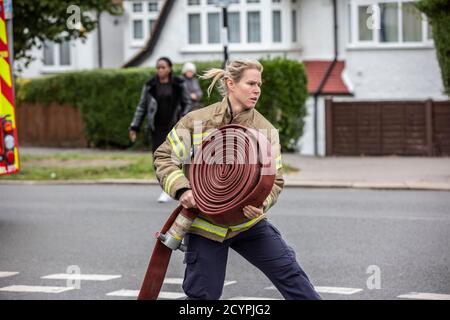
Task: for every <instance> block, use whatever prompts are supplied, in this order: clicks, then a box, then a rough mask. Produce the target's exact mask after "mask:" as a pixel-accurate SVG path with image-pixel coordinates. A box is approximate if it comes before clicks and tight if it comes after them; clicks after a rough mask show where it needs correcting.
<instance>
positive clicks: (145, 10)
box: [124, 0, 161, 48]
mask: <svg viewBox="0 0 450 320" xmlns="http://www.w3.org/2000/svg"><path fill="white" fill-rule="evenodd" d="M136 2H140V3H141V4H142V11H141V12H133V4H134V3H136ZM150 3H157V7H158V11H149V6H150ZM124 8H125V11H126V12H127V14H128V21H129V23H128V25H129V27H128V29H129V31H128V37H129V39H130V47H131V48H142V47H143V46H144V45H145V43H146V42H147V41H148V39H149V38H150V36H151V32H150V20H155V22H156V20H158V17H159V13H160V11H161V3H160V0H139V1H124ZM135 20H141V21H142V39H136V38H135V37H134V21H135Z"/></svg>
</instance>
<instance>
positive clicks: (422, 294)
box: [397, 292, 450, 300]
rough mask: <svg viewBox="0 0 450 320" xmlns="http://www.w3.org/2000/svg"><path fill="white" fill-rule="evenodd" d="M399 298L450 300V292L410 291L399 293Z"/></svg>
mask: <svg viewBox="0 0 450 320" xmlns="http://www.w3.org/2000/svg"><path fill="white" fill-rule="evenodd" d="M397 298H404V299H421V300H450V294H442V293H426V292H410V293H407V294H402V295H399V296H398V297H397Z"/></svg>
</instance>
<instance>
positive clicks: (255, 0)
mask: <svg viewBox="0 0 450 320" xmlns="http://www.w3.org/2000/svg"><path fill="white" fill-rule="evenodd" d="M247 3H259V0H247Z"/></svg>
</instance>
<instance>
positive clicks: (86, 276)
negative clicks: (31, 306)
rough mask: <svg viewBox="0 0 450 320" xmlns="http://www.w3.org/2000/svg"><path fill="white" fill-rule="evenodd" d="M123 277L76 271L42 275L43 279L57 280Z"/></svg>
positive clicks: (91, 279)
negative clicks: (78, 272)
mask: <svg viewBox="0 0 450 320" xmlns="http://www.w3.org/2000/svg"><path fill="white" fill-rule="evenodd" d="M120 277H122V276H121V275H107V274H76V273H58V274H50V275H48V276H44V277H41V279H55V280H86V281H108V280H112V279H117V278H120Z"/></svg>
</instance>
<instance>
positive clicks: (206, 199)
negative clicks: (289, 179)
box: [138, 124, 276, 300]
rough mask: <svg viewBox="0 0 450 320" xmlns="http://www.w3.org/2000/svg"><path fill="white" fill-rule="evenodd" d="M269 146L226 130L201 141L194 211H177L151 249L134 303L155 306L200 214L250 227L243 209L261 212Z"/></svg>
mask: <svg viewBox="0 0 450 320" xmlns="http://www.w3.org/2000/svg"><path fill="white" fill-rule="evenodd" d="M275 174H276V168H275V159H274V153H273V150H272V146H271V144H270V142H269V140H268V139H267V137H266V136H265V135H264V133H262V132H259V131H258V130H255V129H251V128H246V127H243V126H240V125H235V124H232V125H226V126H223V127H221V128H219V129H216V130H214V131H213V132H212V133H211V134H210V135H209V136H208V137H207V138H205V139H204V140H203V142H202V144H201V146H200V148H199V150H198V151H197V152H196V154H195V156H194V160H193V162H192V164H191V167H190V171H189V176H190V184H191V187H192V193H193V196H194V199H195V203H196V205H197V208H196V209H185V208H183V207H182V206H181V205H180V206H178V207H177V208H176V209H175V210H174V211H173V212H172V214H171V215H170V217H169V219H168V220H167V221H166V223H165V224H164V226H163V228H162V229H161V231H160V232H157V233H156V238H157V239H158V241H157V242H156V244H155V247H154V249H153V253H152V255H151V258H150V262H149V265H148V268H147V272H146V274H145V277H144V281H143V283H142V286H141V290H140V292H139V296H138V300H156V299H157V298H158V295H159V292H160V290H161V287H162V284H163V281H164V277H165V274H166V271H167V267H168V266H169V261H170V257H171V255H172V251H173V250H177V249H180V250H182V251H185V250H186V248H185V247H184V245H183V244H182V239H183V238H184V236H185V234H186V233H187V231H188V230H189V228H190V226H191V225H192V223H193V221H194V219H195V218H196V217H197V215H198V214H202V216H204V217H205V218H206V219H207V220H209V221H210V222H212V223H214V224H218V225H238V224H241V223H244V222H246V221H248V218H247V217H245V216H244V214H243V211H242V210H243V208H244V207H245V206H247V205H252V206H255V207H259V206H261V205H262V204H263V202H264V200H265V199H266V198H267V196H268V195H269V193H270V191H271V190H272V187H273V184H274V181H275Z"/></svg>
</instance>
